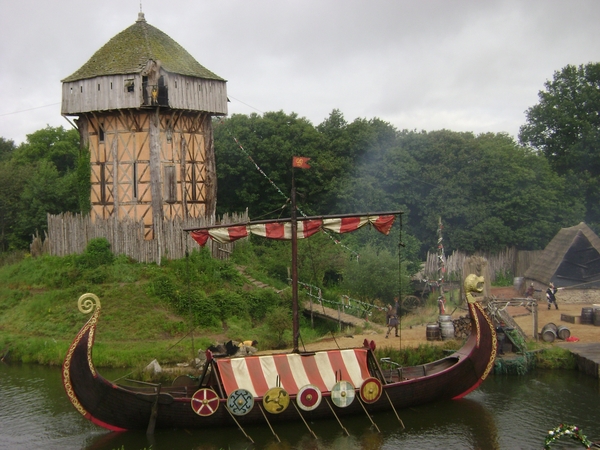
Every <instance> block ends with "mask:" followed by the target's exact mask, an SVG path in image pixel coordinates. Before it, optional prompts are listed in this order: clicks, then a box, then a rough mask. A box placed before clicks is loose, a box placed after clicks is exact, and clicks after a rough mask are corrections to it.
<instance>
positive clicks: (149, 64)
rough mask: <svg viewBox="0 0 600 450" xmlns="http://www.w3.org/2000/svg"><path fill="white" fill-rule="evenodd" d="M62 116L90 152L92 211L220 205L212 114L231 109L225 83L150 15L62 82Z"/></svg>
mask: <svg viewBox="0 0 600 450" xmlns="http://www.w3.org/2000/svg"><path fill="white" fill-rule="evenodd" d="M62 114H63V116H65V117H67V118H68V116H76V117H77V118H76V119H75V120H74V122H75V124H76V127H77V129H78V130H79V134H80V136H81V145H82V146H83V147H88V148H89V151H90V158H91V167H92V173H91V184H92V191H91V201H92V212H91V214H92V219H96V218H104V219H106V218H111V217H114V218H116V219H124V218H130V219H134V220H137V221H140V220H143V222H144V227H145V236H146V238H147V239H152V238H153V236H154V232H153V224H154V223H158V221H160V220H162V219H170V218H176V217H179V218H187V217H202V216H204V217H206V216H211V215H213V214H214V213H215V208H216V192H217V183H216V173H215V170H216V169H215V157H214V148H213V135H212V122H211V120H212V119H211V116H219V115H226V114H227V85H226V81H225V80H224V79H223V78H221V77H219V76H217V75H215V74H214V73H212V72H211V71H209V70H208V69H206V68H205V67H203V66H201V65H200V64H199V63H198V62H197V61H196V60H195V59H194V58H193V57H192V56H191V55H190V54H189V53H188V52H187V51H186V50H185V49H183V47H181V46H180V45H179V44H178V43H177V42H175V41H174V40H173V39H171V38H170V37H169V36H167V35H166V34H165V33H163V32H162V31H160V30H158V29H157V28H155V27H153V26H152V25H150V24H148V23H147V22H146V20H145V18H144V14H143V13H141V12H140V13H139V15H138V19H137V21H136V22H135V23H134V24H133V25H132V26H130V27H129V28H127V29H125V30H124V31H122V32H121V33H119V34H117V35H116V36H115V37H113V38H112V39H111V40H110V41H109V42H108V43H107V44H105V45H104V46H103V47H102V48H101V49H100V50H98V51H97V52H96V53H95V54H94V55H93V56H92V57H91V58H90V60H89V61H88V62H87V63H85V64H84V65H83V66H82V67H81V68H80V69H79V70H77V71H76V72H75V73H74V74H72V75H71V76H69V77H67V78H65V79H64V80H62Z"/></svg>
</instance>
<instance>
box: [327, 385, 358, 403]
mask: <svg viewBox="0 0 600 450" xmlns="http://www.w3.org/2000/svg"><path fill="white" fill-rule="evenodd" d="M355 394H356V393H355V390H354V385H353V384H352V383H350V382H349V381H344V380H342V381H338V382H337V383H335V385H334V386H333V388H332V389H331V401H332V402H333V404H334V405H335V406H337V407H339V408H345V407H346V406H350V405H351V404H352V402H353V401H354V397H355Z"/></svg>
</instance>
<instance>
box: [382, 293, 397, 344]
mask: <svg viewBox="0 0 600 450" xmlns="http://www.w3.org/2000/svg"><path fill="white" fill-rule="evenodd" d="M398 306H399V305H398V299H396V303H395V304H394V307H393V308H392V305H388V309H387V311H386V313H385V319H386V322H387V326H388V330H387V333H386V335H385V337H386V338H387V337H389V335H390V331H392V328H393V329H394V330H395V331H396V337H398Z"/></svg>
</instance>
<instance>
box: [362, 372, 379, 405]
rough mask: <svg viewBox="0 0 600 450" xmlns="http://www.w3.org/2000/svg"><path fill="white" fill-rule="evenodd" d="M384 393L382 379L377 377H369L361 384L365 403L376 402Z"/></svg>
mask: <svg viewBox="0 0 600 450" xmlns="http://www.w3.org/2000/svg"><path fill="white" fill-rule="evenodd" d="M382 393H383V389H382V387H381V381H379V380H378V379H377V378H373V377H371V378H367V379H366V380H365V381H363V384H362V385H361V386H360V398H361V399H362V401H363V402H365V403H375V402H376V401H377V400H379V398H380V397H381V394H382Z"/></svg>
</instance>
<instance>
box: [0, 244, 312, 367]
mask: <svg viewBox="0 0 600 450" xmlns="http://www.w3.org/2000/svg"><path fill="white" fill-rule="evenodd" d="M283 287H285V285H283V286H280V288H283ZM86 292H92V293H94V294H96V295H98V297H99V298H100V301H101V304H102V314H101V316H100V321H99V325H98V331H97V335H96V346H95V347H94V361H95V363H96V364H97V365H98V366H99V367H102V366H110V367H136V366H140V365H142V364H144V365H145V364H147V363H148V362H150V361H151V360H152V359H155V358H156V359H158V360H159V361H160V362H161V364H163V363H175V362H182V361H189V360H191V359H192V358H193V357H194V356H195V355H196V352H197V350H198V349H199V348H202V349H205V348H206V347H207V346H208V345H210V344H211V343H214V342H215V341H223V340H226V339H234V340H246V339H257V340H258V341H259V343H260V347H261V348H269V347H271V348H274V347H278V346H282V345H285V344H286V341H287V340H289V338H290V334H289V332H284V333H282V334H280V333H277V331H276V329H277V328H278V327H280V326H281V325H282V324H283V325H284V326H286V328H291V326H289V327H288V326H287V325H288V322H289V320H290V319H289V313H288V310H289V308H288V307H286V305H289V304H290V302H289V298H286V295H289V290H288V291H287V294H284V295H283V297H282V296H281V295H278V294H277V293H276V292H275V291H274V290H271V289H257V288H255V287H254V286H253V285H251V284H250V283H249V282H248V280H247V279H246V278H244V277H243V276H242V275H241V274H240V272H239V271H238V270H236V268H235V266H234V265H233V263H231V262H227V261H219V260H215V259H213V258H211V257H210V255H209V253H208V252H207V251H206V250H200V251H194V252H192V253H191V255H190V256H189V257H188V258H186V259H183V260H178V261H165V262H164V263H163V265H162V266H157V265H155V264H140V263H137V262H133V261H130V260H129V259H128V258H126V257H124V256H119V257H114V256H113V255H112V253H111V252H110V249H109V246H108V242H107V241H106V240H103V239H97V240H94V241H92V242H90V245H88V248H87V250H86V252H85V253H84V254H82V255H71V256H67V257H52V256H44V257H40V258H31V257H25V258H24V259H23V260H21V261H19V262H17V263H12V264H7V265H4V266H1V267H0V356H2V355H4V354H5V353H7V352H10V353H9V354H10V358H11V360H12V361H23V362H37V363H41V364H52V365H59V364H61V363H62V360H63V358H64V356H65V353H66V351H67V348H68V346H69V344H70V342H71V341H72V340H73V338H74V337H75V335H76V334H77V332H78V331H79V329H80V328H81V326H82V325H83V324H84V323H85V321H86V320H87V319H88V317H86V316H84V315H83V314H82V313H80V312H79V310H78V309H77V299H78V298H79V296H81V295H82V294H84V293H86ZM315 333H318V332H315V331H313V330H303V336H304V337H305V338H307V339H310V338H311V336H313V337H314V336H315V335H316V334H315Z"/></svg>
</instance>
